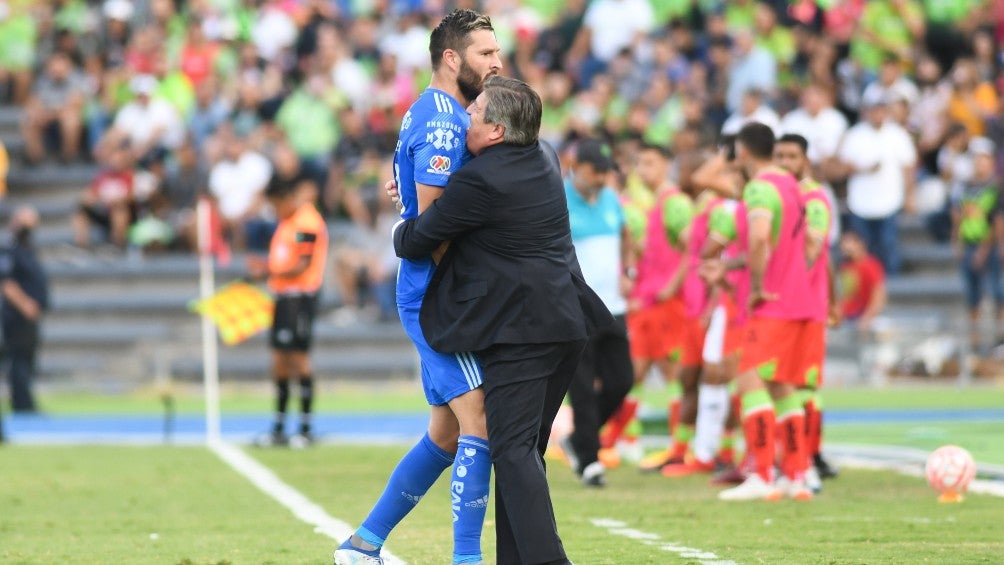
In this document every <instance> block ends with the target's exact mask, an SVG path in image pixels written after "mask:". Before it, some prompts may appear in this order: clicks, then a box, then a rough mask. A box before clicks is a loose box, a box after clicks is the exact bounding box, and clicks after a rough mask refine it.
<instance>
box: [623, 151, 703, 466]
mask: <svg viewBox="0 0 1004 565" xmlns="http://www.w3.org/2000/svg"><path fill="white" fill-rule="evenodd" d="M670 165H671V160H670V156H669V153H668V151H667V150H666V149H665V148H663V147H659V146H656V145H645V146H643V147H642V148H641V150H640V151H639V152H638V161H637V164H636V170H635V172H636V173H637V175H638V178H639V180H641V182H642V183H643V184H644V185H645V186H647V187H648V188H649V189H651V190H653V191H654V192H655V195H656V203H655V206H654V207H653V208H652V210H651V211H650V212H649V216H648V222H647V224H646V231H645V245H644V248H643V250H642V252H641V256H640V257H639V258H638V261H637V265H638V267H637V268H638V272H637V277H636V279H635V284H634V287H633V288H632V290H631V294H630V296H629V297H628V315H627V325H628V338H629V339H630V341H631V360H632V362H633V363H634V369H635V384H636V385H637V384H639V383H641V382H642V381H643V380H644V379H645V375H646V374H647V373H648V371H649V369H651V367H652V365H653V364H654V365H655V366H656V367H657V368H658V369H659V371H660V372H661V373H662V376H663V378H664V379H666V381H667V382H668V383H673V382H675V381H677V374H676V373H677V367H676V361H677V359H678V358H679V349H680V346H681V339H682V335H681V321H682V319H683V310H684V308H683V297H682V293H681V289H682V286H683V278H684V274H685V267H686V264H685V262H684V260H683V258H684V249H685V248H686V237H685V233H684V232H685V230H686V228H687V226H688V225H689V224H690V219H691V216H692V214H693V203H692V202H691V200H690V197H689V196H687V195H686V194H685V193H684V192H682V191H681V190H680V189H679V188H677V187H675V186H673V185H671V184H669V183H668V182H667V181H666V179H667V177H668V175H669V169H670ZM669 412H670V415H669V416H670V417H669V420H670V427H672V426H673V421H674V418H673V414H672V412H673V407H672V402H671V405H670V408H669ZM656 457H660V456H659V455H656ZM661 457H662V458H663V460H661V461H657V462H656V464H653V463H652V458H651V457H647V458H645V459H644V460H643V461H642V469H643V470H658V469H660V468H661V467H662V465H664V464H665V462H666V461H665V460H664V458H665V454H662V455H661Z"/></svg>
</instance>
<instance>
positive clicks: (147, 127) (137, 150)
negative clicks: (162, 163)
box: [99, 75, 185, 160]
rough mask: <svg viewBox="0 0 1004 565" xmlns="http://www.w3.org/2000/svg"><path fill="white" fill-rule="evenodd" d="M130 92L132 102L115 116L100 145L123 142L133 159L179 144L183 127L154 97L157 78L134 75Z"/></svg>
mask: <svg viewBox="0 0 1004 565" xmlns="http://www.w3.org/2000/svg"><path fill="white" fill-rule="evenodd" d="M129 89H130V90H131V91H132V93H133V94H134V95H135V99H134V100H133V101H131V102H129V103H128V104H126V105H125V106H123V107H122V109H120V110H119V111H118V114H116V115H115V121H114V122H112V127H111V129H109V130H108V133H106V134H105V138H104V139H103V140H102V143H101V145H106V144H117V143H121V142H123V141H124V142H126V143H127V145H128V147H129V150H130V151H131V152H132V154H133V157H134V158H135V159H136V160H139V159H141V158H143V157H144V156H146V155H147V154H148V153H150V152H153V151H158V150H168V149H174V148H176V147H177V146H178V145H180V144H181V141H182V139H183V138H184V135H185V124H184V122H183V121H182V119H181V117H180V116H179V115H178V113H177V111H175V109H174V107H173V106H171V104H170V103H169V102H166V101H164V100H161V99H158V98H154V96H153V93H154V91H155V90H156V89H157V79H155V78H154V77H153V76H151V75H137V76H135V77H133V78H132V80H131V81H129ZM100 149H101V148H100V147H99V150H100Z"/></svg>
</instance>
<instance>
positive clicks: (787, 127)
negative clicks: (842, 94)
mask: <svg viewBox="0 0 1004 565" xmlns="http://www.w3.org/2000/svg"><path fill="white" fill-rule="evenodd" d="M801 101H802V103H801V105H800V106H799V107H798V108H795V109H794V110H792V111H791V112H788V113H787V114H785V116H784V119H783V120H781V132H782V133H795V134H798V135H801V136H802V137H804V138H805V139H807V140H808V141H809V149H808V155H807V156H808V157H809V162H811V163H812V165H813V166H814V167H819V166H820V165H821V164H822V163H823V161H825V160H827V159H829V158H831V157H833V156H834V155H836V153H837V148H839V147H840V140H841V139H842V138H843V136H844V133H845V132H846V131H847V118H845V117H844V115H843V114H841V113H840V112H839V111H838V110H837V109H836V108H834V107H833V94H832V92H831V91H830V90H829V89H828V88H827V87H825V86H823V85H821V84H818V83H813V84H810V85H808V86H806V87H805V90H803V91H802V99H801Z"/></svg>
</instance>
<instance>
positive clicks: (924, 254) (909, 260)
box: [900, 242, 959, 277]
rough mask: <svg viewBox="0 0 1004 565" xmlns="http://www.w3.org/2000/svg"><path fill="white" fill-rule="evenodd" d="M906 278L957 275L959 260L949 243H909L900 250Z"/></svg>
mask: <svg viewBox="0 0 1004 565" xmlns="http://www.w3.org/2000/svg"><path fill="white" fill-rule="evenodd" d="M900 254H901V256H902V259H903V271H904V273H905V275H904V276H906V277H912V276H919V275H923V276H929V275H939V276H944V275H950V274H952V273H957V272H958V268H959V262H958V259H956V258H955V252H954V251H953V250H952V246H951V245H949V244H947V243H936V242H928V243H907V244H904V245H903V246H902V247H901V248H900Z"/></svg>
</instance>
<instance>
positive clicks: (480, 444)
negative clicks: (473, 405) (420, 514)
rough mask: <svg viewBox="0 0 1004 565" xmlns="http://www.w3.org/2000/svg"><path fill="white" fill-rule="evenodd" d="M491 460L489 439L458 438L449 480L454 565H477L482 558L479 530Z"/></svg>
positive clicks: (486, 494) (486, 503)
mask: <svg viewBox="0 0 1004 565" xmlns="http://www.w3.org/2000/svg"><path fill="white" fill-rule="evenodd" d="M491 474H492V460H491V456H490V454H489V452H488V440H485V439H481V438H479V437H475V436H460V441H459V442H458V445H457V457H456V459H455V460H454V461H453V477H452V478H451V479H450V507H451V508H452V511H453V563H455V564H458V563H478V562H480V561H481V560H482V559H481V529H482V527H483V526H484V523H485V511H486V510H487V509H488V484H489V482H490V480H491Z"/></svg>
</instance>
